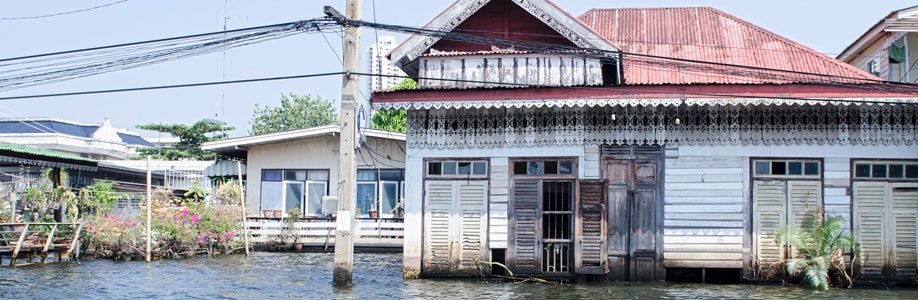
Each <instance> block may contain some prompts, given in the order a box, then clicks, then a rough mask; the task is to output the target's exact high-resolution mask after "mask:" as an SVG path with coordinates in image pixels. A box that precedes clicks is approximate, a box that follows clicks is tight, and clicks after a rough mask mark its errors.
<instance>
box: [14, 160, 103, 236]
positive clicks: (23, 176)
mask: <svg viewBox="0 0 918 300" xmlns="http://www.w3.org/2000/svg"><path fill="white" fill-rule="evenodd" d="M97 167H98V163H97V161H95V160H93V159H89V158H85V157H80V156H78V155H73V154H70V153H65V152H60V151H54V150H45V149H40V148H35V147H30V146H23V145H17V144H9V143H0V211H9V209H11V208H13V207H15V208H16V211H17V213H23V209H24V205H23V203H22V202H21V201H17V199H22V198H23V196H24V194H25V193H26V191H27V190H28V189H29V188H30V187H34V188H38V187H39V186H40V185H42V181H46V182H49V183H50V184H49V186H47V187H42V188H47V189H48V190H50V189H52V188H54V187H57V186H69V184H70V183H69V182H63V178H64V177H69V179H70V180H71V181H78V180H79V179H81V178H84V177H86V176H87V175H85V174H88V173H92V172H95V171H96V170H97ZM46 169H50V170H51V171H50V172H47V173H46V172H45V170H46ZM63 170H68V171H69V172H70V173H69V174H67V175H63V173H64V172H63ZM45 176H48V177H45ZM13 193H16V194H18V195H19V196H17V197H12V194H13ZM58 217H59V218H60V217H61V216H60V214H59V216H58ZM59 220H60V219H59Z"/></svg>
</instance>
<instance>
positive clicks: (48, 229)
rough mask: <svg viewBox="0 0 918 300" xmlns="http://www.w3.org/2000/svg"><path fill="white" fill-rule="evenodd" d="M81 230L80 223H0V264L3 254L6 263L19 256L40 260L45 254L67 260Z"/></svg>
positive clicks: (15, 260) (76, 243) (11, 264)
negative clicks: (6, 260)
mask: <svg viewBox="0 0 918 300" xmlns="http://www.w3.org/2000/svg"><path fill="white" fill-rule="evenodd" d="M82 230H83V223H0V265H2V264H3V259H4V258H9V260H10V262H9V265H10V266H15V265H16V264H17V263H18V262H19V260H20V259H26V261H27V262H29V263H31V262H32V260H33V259H36V258H38V259H39V262H40V263H44V262H45V258H47V257H48V255H49V254H53V255H54V256H55V257H56V260H57V261H58V262H60V261H63V259H64V258H67V260H68V261H70V260H71V259H72V255H74V250H75V249H76V248H77V245H78V241H79V239H78V238H75V237H79V236H80V231H82ZM77 252H78V251H77Z"/></svg>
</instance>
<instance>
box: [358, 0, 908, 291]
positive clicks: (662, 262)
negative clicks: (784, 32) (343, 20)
mask: <svg viewBox="0 0 918 300" xmlns="http://www.w3.org/2000/svg"><path fill="white" fill-rule="evenodd" d="M426 28H429V29H436V30H442V31H446V32H450V33H449V34H446V35H444V36H446V37H450V38H454V39H442V38H439V37H431V36H424V35H414V36H412V37H410V38H409V39H407V40H406V41H405V42H404V43H402V44H401V45H400V46H399V47H397V48H396V49H395V50H393V51H392V52H391V54H390V59H391V60H392V61H393V62H396V63H397V64H398V65H399V66H400V67H401V68H402V69H403V70H405V71H406V73H407V74H409V76H412V77H415V78H418V79H419V81H418V83H419V85H420V89H418V90H403V91H389V92H376V93H374V94H373V97H372V101H373V105H374V108H375V109H379V110H386V109H407V110H408V134H407V141H406V144H407V148H406V150H407V151H406V152H407V153H408V157H407V160H406V163H405V178H406V181H407V182H409V183H411V184H409V185H408V186H407V190H406V192H405V199H406V203H405V209H406V215H405V230H406V231H405V241H404V272H405V274H404V275H405V277H409V278H410V277H418V276H422V277H429V276H480V274H481V272H488V269H489V265H486V264H482V263H480V261H493V262H503V263H505V264H506V265H507V266H508V267H509V269H511V270H512V271H513V274H514V275H515V276H523V277H525V276H545V277H567V278H575V277H576V276H595V277H597V278H604V279H608V280H625V281H658V280H665V279H666V278H667V276H668V275H675V274H677V273H686V272H690V273H691V272H694V274H699V276H700V277H702V280H704V277H703V276H704V275H703V274H705V273H706V272H705V270H708V271H709V274H710V273H715V272H716V273H717V274H719V275H721V276H724V277H729V278H732V279H735V280H739V279H740V278H747V279H766V278H767V277H768V273H769V270H768V269H769V268H772V267H775V266H774V265H773V264H774V263H776V262H777V261H778V260H779V259H780V258H781V257H782V256H786V255H789V252H788V251H785V250H786V249H782V248H780V247H778V246H776V245H775V244H774V234H775V231H777V230H778V229H779V228H781V227H784V226H794V225H797V224H799V222H800V219H801V217H802V216H803V214H805V213H806V212H808V211H811V210H815V209H820V208H821V209H825V211H826V213H828V214H840V215H843V216H845V217H846V218H848V217H850V216H851V213H852V209H851V208H852V206H853V207H854V210H855V211H857V210H858V207H860V206H862V205H868V203H867V202H858V201H852V192H853V193H854V194H855V196H854V198H856V199H857V198H859V197H861V196H859V195H858V194H857V193H861V192H862V190H861V189H858V188H856V187H857V186H858V185H859V184H860V183H858V182H859V181H860V180H861V179H868V178H869V179H870V180H869V181H870V182H871V183H873V182H895V183H894V184H893V183H889V184H887V183H884V184H885V185H883V186H881V187H880V188H878V189H877V190H876V192H877V193H868V192H867V191H863V193H864V197H874V198H870V199H872V200H876V202H877V203H881V202H883V201H886V202H887V203H892V204H891V205H892V206H891V207H896V208H897V210H896V211H895V214H897V216H900V217H902V218H908V216H911V219H907V220H906V219H902V220H903V221H902V222H905V223H908V222H911V223H909V224H913V225H914V224H916V223H915V222H916V219H915V218H916V216H918V210H916V207H918V206H915V205H913V204H914V203H916V202H918V192H916V191H918V151H916V146H918V118H916V117H915V116H916V115H918V105H916V104H918V99H916V93H915V92H916V89H914V88H912V87H908V86H899V85H887V84H883V83H881V82H879V80H878V78H876V77H874V76H873V75H870V74H868V73H867V72H864V71H861V70H858V69H856V68H854V67H851V66H849V65H846V64H844V63H842V62H839V61H837V60H834V59H832V58H830V57H826V56H825V55H822V54H820V53H818V52H816V51H814V50H812V49H810V48H807V47H805V46H802V45H800V44H797V43H795V42H793V41H790V40H787V39H785V38H783V37H780V36H778V35H775V34H773V33H771V32H768V31H767V30H764V29H762V28H760V27H757V26H755V25H753V24H750V23H748V22H746V21H744V20H741V19H739V18H736V17H734V16H732V15H729V14H727V13H724V12H722V11H719V10H716V9H712V8H707V7H682V8H650V9H593V10H590V11H588V12H586V13H584V14H583V15H581V16H580V17H574V16H571V15H569V14H568V13H567V12H565V11H564V10H563V9H561V8H560V7H557V6H556V5H555V4H553V3H552V2H550V1H547V0H529V1H521V0H492V1H481V0H460V1H457V2H456V3H455V4H453V5H452V6H450V7H449V8H448V9H447V10H446V11H444V12H443V13H441V14H440V15H438V16H436V17H435V18H434V19H433V20H432V21H430V23H428V24H427V25H426ZM461 33H473V34H476V35H475V36H471V37H470V36H468V35H463V34H461ZM481 36H485V38H480V37H481ZM487 38H490V39H487ZM476 39H477V40H479V41H482V43H484V44H487V45H483V44H476V43H472V42H469V41H473V40H476ZM437 79H442V80H437ZM880 104H882V105H880ZM852 181H854V183H852ZM865 181H866V180H865ZM852 185H854V187H855V189H854V190H853V191H852ZM878 185H879V184H878ZM884 193H885V194H884ZM868 194H869V195H871V196H867V195H868ZM889 201H892V202H889ZM897 201H898V202H897ZM870 203H874V202H870ZM896 205H899V206H896ZM888 213H889V214H892V212H888ZM859 217H860V218H861V219H860V220H862V222H861V223H855V227H857V226H858V224H864V223H868V222H875V221H877V220H876V219H875V218H876V217H881V215H880V214H867V213H866V212H865V213H864V214H862V215H859ZM862 228H863V227H862ZM871 228H873V227H871ZM903 228H904V230H903V231H902V232H901V234H902V238H903V239H906V241H908V242H906V243H905V244H903V245H904V246H902V247H903V249H905V250H908V249H911V252H910V253H906V254H904V256H903V259H902V260H901V261H902V262H904V264H902V263H900V266H899V267H900V268H903V270H914V267H915V263H916V260H914V258H915V256H916V253H915V251H914V249H915V247H914V242H915V236H918V230H916V229H914V227H909V228H905V227H903ZM871 230H878V229H875V228H874V229H871ZM883 230H886V229H883ZM890 234H892V233H890ZM896 234H899V233H896ZM863 236H864V238H865V239H867V238H875V237H873V236H870V235H869V234H867V233H866V232H865V233H864V234H863ZM909 238H910V240H909ZM909 243H910V244H909ZM868 251H869V252H868V253H867V255H870V257H871V258H875V257H877V256H881V255H884V254H882V253H880V252H875V251H876V249H872V248H871V249H868ZM909 264H910V265H909ZM886 267H890V266H886ZM482 269H484V270H482ZM492 271H493V272H495V273H498V272H500V270H499V269H494V270H492ZM864 271H867V270H864ZM903 274H904V273H903ZM912 274H913V275H914V273H912Z"/></svg>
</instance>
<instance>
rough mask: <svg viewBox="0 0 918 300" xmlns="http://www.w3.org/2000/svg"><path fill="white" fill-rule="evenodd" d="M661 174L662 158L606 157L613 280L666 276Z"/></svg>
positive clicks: (605, 170)
mask: <svg viewBox="0 0 918 300" xmlns="http://www.w3.org/2000/svg"><path fill="white" fill-rule="evenodd" d="M661 174H662V172H661V166H660V162H659V160H649V159H605V160H603V177H604V179H605V180H607V182H608V203H609V204H608V208H609V211H608V224H609V225H608V226H609V227H608V247H609V248H608V265H609V266H608V268H609V273H608V278H609V279H610V280H616V281H655V280H662V279H663V263H662V261H663V254H662V248H663V247H662V242H663V241H662V237H661V235H662V227H663V226H662V213H661V211H662V209H663V207H662V204H661V203H660V202H661V201H660V200H661V198H660V193H659V190H660V187H661V185H662V181H661V180H660V179H661Z"/></svg>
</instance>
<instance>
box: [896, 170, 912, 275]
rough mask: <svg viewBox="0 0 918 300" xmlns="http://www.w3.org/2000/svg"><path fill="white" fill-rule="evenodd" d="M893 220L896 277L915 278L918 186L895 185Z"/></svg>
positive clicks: (910, 184)
mask: <svg viewBox="0 0 918 300" xmlns="http://www.w3.org/2000/svg"><path fill="white" fill-rule="evenodd" d="M891 185H892V187H891V188H892V190H891V191H892V210H891V211H892V220H893V225H894V226H895V228H894V229H891V230H890V231H892V232H895V237H894V238H893V245H892V246H893V251H894V252H895V253H894V254H893V255H894V257H895V259H896V261H895V266H896V277H900V278H913V277H914V276H915V275H916V268H918V252H916V251H918V247H916V246H918V241H916V238H918V237H916V235H918V224H916V222H918V184H915V183H893V184H891Z"/></svg>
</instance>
